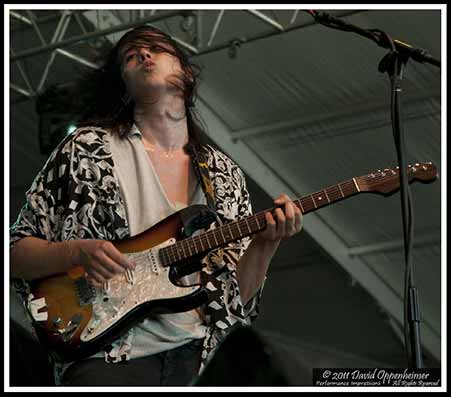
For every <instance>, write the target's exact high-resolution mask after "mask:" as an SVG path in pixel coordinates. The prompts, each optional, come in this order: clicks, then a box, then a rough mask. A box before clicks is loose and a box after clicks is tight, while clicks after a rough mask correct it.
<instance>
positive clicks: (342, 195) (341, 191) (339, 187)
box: [337, 183, 345, 198]
mask: <svg viewBox="0 0 451 397" xmlns="http://www.w3.org/2000/svg"><path fill="white" fill-rule="evenodd" d="M337 186H338V189H340V193H341V197H343V198H344V197H345V195H344V194H343V190H341V186H340V183H339V184H338V185H337Z"/></svg>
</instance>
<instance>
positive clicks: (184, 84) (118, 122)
mask: <svg viewBox="0 0 451 397" xmlns="http://www.w3.org/2000/svg"><path fill="white" fill-rule="evenodd" d="M155 39H156V40H158V42H159V43H164V44H167V46H165V48H167V51H168V52H169V53H171V54H172V55H174V56H176V57H177V58H178V59H179V62H180V65H181V68H182V72H183V75H182V76H181V81H180V88H181V89H182V91H183V96H184V99H185V109H186V117H187V123H188V133H189V142H188V146H187V148H186V149H189V148H190V145H192V144H195V145H196V146H197V147H198V148H199V147H201V146H202V144H203V139H202V137H203V136H204V134H205V133H204V131H203V128H202V127H201V122H200V120H199V118H198V116H197V114H196V112H195V108H194V102H195V99H196V94H197V83H198V78H199V75H200V70H201V69H200V66H199V65H197V64H195V63H193V62H192V61H191V59H190V58H189V57H188V55H187V54H186V53H185V52H184V51H183V50H182V49H181V48H180V47H179V45H178V44H177V42H176V41H174V40H173V39H172V38H171V37H170V36H169V35H167V34H166V33H164V32H163V31H161V30H159V29H157V28H154V27H151V26H148V25H142V26H138V27H136V28H134V29H133V30H130V31H128V32H127V33H126V34H124V35H123V36H122V37H121V39H120V40H119V41H118V42H117V44H116V45H115V46H114V47H113V48H112V49H111V50H109V52H108V53H107V54H106V56H105V57H104V58H105V59H104V61H103V64H102V66H101V67H100V68H98V69H95V70H94V71H93V72H91V73H89V74H87V75H85V76H83V77H82V78H81V79H80V80H79V83H78V89H79V92H80V98H84V99H83V100H82V101H81V102H83V103H81V106H82V107H83V108H82V109H80V111H79V115H80V116H79V118H78V121H77V125H78V126H87V125H95V126H101V127H104V128H108V129H110V130H111V131H112V133H115V134H118V135H119V136H120V137H124V136H126V135H127V134H128V132H129V131H130V129H131V127H132V125H133V121H134V120H133V110H134V106H135V103H134V101H133V100H132V99H131V98H130V97H129V96H128V94H127V89H126V87H125V84H124V81H123V80H122V76H121V66H120V59H121V54H122V53H123V51H124V49H125V48H128V47H129V46H137V47H140V46H141V47H149V46H150V45H151V41H152V40H155Z"/></svg>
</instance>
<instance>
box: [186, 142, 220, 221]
mask: <svg viewBox="0 0 451 397" xmlns="http://www.w3.org/2000/svg"><path fill="white" fill-rule="evenodd" d="M191 152H192V156H191V160H192V162H193V168H194V170H195V172H196V176H197V179H198V181H199V183H200V185H201V186H202V190H203V192H204V194H205V198H206V200H207V205H208V207H209V208H210V209H211V210H212V211H213V212H214V213H216V202H215V195H214V191H213V185H212V183H211V179H210V173H209V169H208V162H207V159H206V157H205V151H204V150H202V149H200V150H199V149H198V148H197V145H196V144H192V145H191Z"/></svg>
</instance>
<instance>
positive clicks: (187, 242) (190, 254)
mask: <svg viewBox="0 0 451 397" xmlns="http://www.w3.org/2000/svg"><path fill="white" fill-rule="evenodd" d="M190 240H191V239H186V240H185V241H186V246H187V247H188V252H189V256H192V255H193V254H192V253H191V247H190V246H189V243H190Z"/></svg>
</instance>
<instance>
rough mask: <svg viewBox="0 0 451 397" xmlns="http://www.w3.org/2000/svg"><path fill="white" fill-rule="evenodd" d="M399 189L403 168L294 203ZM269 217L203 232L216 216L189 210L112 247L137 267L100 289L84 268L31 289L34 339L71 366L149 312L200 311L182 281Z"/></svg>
mask: <svg viewBox="0 0 451 397" xmlns="http://www.w3.org/2000/svg"><path fill="white" fill-rule="evenodd" d="M407 176H408V181H409V183H411V182H413V181H420V182H423V183H427V182H432V181H434V180H435V179H436V178H437V176H438V175H437V169H436V167H435V165H434V164H432V163H420V164H415V165H413V166H408V170H407ZM399 187H400V183H399V169H398V168H396V169H384V170H378V171H376V172H372V173H370V174H367V175H363V176H360V177H354V178H352V179H349V180H347V181H344V182H341V183H338V184H336V185H334V186H330V187H327V188H325V189H323V190H320V191H318V192H315V193H312V194H310V195H307V196H304V197H302V198H299V199H297V200H293V202H294V204H295V205H296V206H298V207H299V209H300V210H301V211H302V213H303V214H307V213H309V212H313V211H316V210H317V209H320V208H323V207H326V206H328V205H330V204H332V203H335V202H338V201H340V200H343V199H346V198H348V197H351V196H354V195H356V194H359V193H363V192H369V193H380V194H383V195H390V194H393V193H394V192H396V191H397V190H399ZM274 209H275V208H271V209H268V210H266V211H273V210H274ZM266 211H261V212H259V213H256V214H254V215H251V216H248V217H245V218H242V219H239V220H236V221H234V222H230V223H227V224H224V225H221V226H218V227H216V228H214V229H210V230H208V231H204V230H207V229H208V226H209V225H211V223H212V222H213V221H215V220H216V217H215V214H214V213H213V212H212V211H211V210H210V209H209V208H208V207H207V206H204V205H194V206H190V207H187V208H185V209H183V210H181V211H178V212H175V213H174V214H172V215H171V216H169V217H167V218H166V219H164V220H162V221H161V222H159V223H157V224H156V225H154V226H152V227H151V228H149V229H148V230H146V231H144V232H143V233H141V234H139V235H136V236H134V237H130V238H127V239H123V240H116V241H112V243H113V244H114V245H115V247H116V248H117V249H118V250H119V251H121V252H122V253H123V254H124V255H126V256H128V257H129V258H130V259H131V260H133V261H134V262H135V263H136V267H135V268H134V269H133V270H127V271H126V272H125V273H122V274H119V275H116V276H115V277H113V278H111V279H110V280H109V281H108V282H107V283H105V284H104V285H102V286H99V285H93V284H91V283H90V282H89V281H88V279H87V278H86V277H85V272H84V269H83V267H82V266H78V267H75V268H73V269H71V270H70V271H69V272H67V273H64V274H60V275H56V276H52V277H47V278H44V279H39V280H35V281H33V282H31V283H30V288H31V293H32V299H31V300H30V301H29V302H28V309H29V311H30V312H31V315H32V317H33V319H34V320H33V323H34V324H33V325H34V329H35V331H36V334H37V336H38V337H39V339H40V340H41V342H42V343H44V344H45V345H46V346H47V347H48V349H49V351H50V352H51V353H53V354H54V355H56V356H57V357H58V358H59V359H62V360H64V361H73V360H78V359H82V358H85V357H89V356H90V355H92V354H94V353H96V352H98V351H100V350H101V349H102V348H104V347H105V346H106V345H108V344H110V343H111V342H112V341H114V340H115V339H116V338H117V337H119V336H120V335H122V334H123V333H124V332H126V331H127V330H129V329H130V328H131V327H132V326H134V325H135V324H136V323H137V322H139V321H141V320H142V319H144V318H145V317H146V316H148V315H149V314H151V313H154V314H158V313H171V312H172V313H175V312H183V311H188V310H192V309H194V308H197V307H200V306H201V305H203V304H205V303H207V302H208V300H209V294H208V291H207V289H206V288H205V286H203V285H201V284H194V285H188V286H187V285H184V284H183V283H182V282H181V278H182V277H183V276H185V275H188V274H191V273H194V272H196V271H198V270H200V269H201V268H202V264H201V259H202V258H203V257H205V255H206V254H207V253H208V252H209V251H211V250H214V249H216V248H220V247H222V246H225V245H227V244H228V243H230V242H233V241H236V240H239V239H241V238H243V237H246V236H250V235H253V234H254V233H258V232H260V231H262V230H263V229H265V227H266V221H265V215H264V213H265V212H266Z"/></svg>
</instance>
